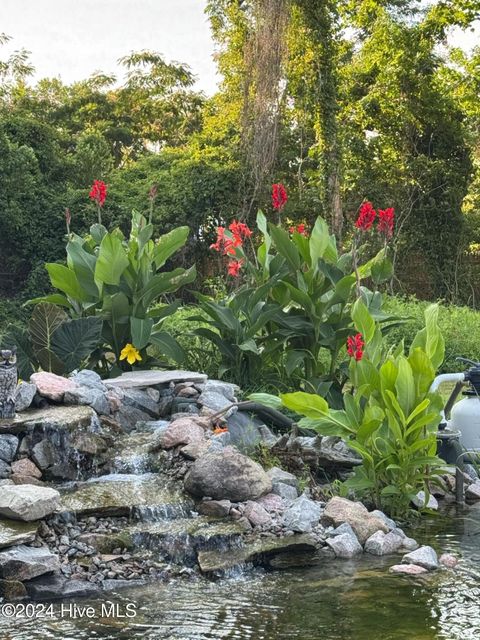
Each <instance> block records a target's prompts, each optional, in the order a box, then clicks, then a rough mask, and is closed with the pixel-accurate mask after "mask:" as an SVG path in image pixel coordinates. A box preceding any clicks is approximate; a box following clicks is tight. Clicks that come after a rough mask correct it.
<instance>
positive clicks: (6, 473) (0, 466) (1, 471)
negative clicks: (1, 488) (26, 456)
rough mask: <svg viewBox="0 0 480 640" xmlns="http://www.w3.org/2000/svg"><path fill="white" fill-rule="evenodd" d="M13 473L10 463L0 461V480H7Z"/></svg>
mask: <svg viewBox="0 0 480 640" xmlns="http://www.w3.org/2000/svg"><path fill="white" fill-rule="evenodd" d="M11 473H12V470H11V469H10V465H9V464H8V462H4V461H3V460H0V478H2V479H4V480H5V479H6V478H9V477H10V475H11Z"/></svg>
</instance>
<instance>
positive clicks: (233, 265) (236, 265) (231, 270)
mask: <svg viewBox="0 0 480 640" xmlns="http://www.w3.org/2000/svg"><path fill="white" fill-rule="evenodd" d="M242 265H243V260H230V262H229V263H228V275H229V276H233V277H234V278H238V276H239V275H240V269H241V268H242Z"/></svg>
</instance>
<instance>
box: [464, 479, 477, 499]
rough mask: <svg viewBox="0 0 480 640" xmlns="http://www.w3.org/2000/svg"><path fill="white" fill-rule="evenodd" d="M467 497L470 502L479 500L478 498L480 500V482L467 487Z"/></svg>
mask: <svg viewBox="0 0 480 640" xmlns="http://www.w3.org/2000/svg"><path fill="white" fill-rule="evenodd" d="M465 499H466V500H467V501H468V502H477V500H480V482H478V481H477V482H474V483H473V484H471V485H469V486H468V487H467V488H466V490H465Z"/></svg>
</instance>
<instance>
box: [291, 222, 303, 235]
mask: <svg viewBox="0 0 480 640" xmlns="http://www.w3.org/2000/svg"><path fill="white" fill-rule="evenodd" d="M289 231H290V233H292V234H293V233H295V232H296V233H299V234H300V235H301V236H305V237H306V238H308V231H307V229H306V228H305V225H304V224H303V222H302V223H301V224H297V226H296V227H290V229H289Z"/></svg>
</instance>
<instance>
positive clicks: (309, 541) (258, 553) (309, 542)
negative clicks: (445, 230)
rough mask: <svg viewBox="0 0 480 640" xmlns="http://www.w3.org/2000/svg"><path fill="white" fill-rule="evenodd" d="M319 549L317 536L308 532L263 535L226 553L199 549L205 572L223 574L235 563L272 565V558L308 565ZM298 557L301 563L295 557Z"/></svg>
mask: <svg viewBox="0 0 480 640" xmlns="http://www.w3.org/2000/svg"><path fill="white" fill-rule="evenodd" d="M316 551H317V543H316V541H315V539H314V538H313V537H312V536H310V535H308V534H302V535H295V536H286V537H283V538H263V539H260V540H256V541H255V542H253V543H252V544H249V545H248V546H242V547H240V548H233V549H230V550H229V551H228V553H225V551H224V550H223V549H221V548H220V549H214V550H208V551H199V552H198V564H199V565H200V570H201V571H202V573H206V574H213V575H222V574H223V573H224V572H225V571H228V570H229V569H232V568H233V567H236V566H241V565H245V564H248V563H252V564H254V565H263V566H271V565H270V563H272V561H273V559H274V558H275V559H276V558H282V557H286V556H289V559H290V563H289V566H290V567H293V566H305V564H306V562H305V560H306V559H307V560H311V558H312V557H313V556H314V554H315V552H316ZM295 558H298V564H295V561H294V559H295Z"/></svg>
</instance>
